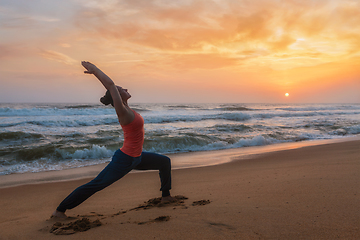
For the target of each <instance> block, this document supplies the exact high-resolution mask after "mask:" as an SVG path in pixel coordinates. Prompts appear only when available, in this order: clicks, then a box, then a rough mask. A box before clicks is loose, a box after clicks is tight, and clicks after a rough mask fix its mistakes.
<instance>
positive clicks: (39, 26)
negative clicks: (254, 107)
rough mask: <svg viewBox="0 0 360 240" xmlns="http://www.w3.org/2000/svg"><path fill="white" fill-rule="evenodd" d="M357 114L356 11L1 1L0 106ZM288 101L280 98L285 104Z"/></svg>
mask: <svg viewBox="0 0 360 240" xmlns="http://www.w3.org/2000/svg"><path fill="white" fill-rule="evenodd" d="M81 60H86V61H90V62H93V63H94V64H96V65H97V66H98V67H99V68H100V69H102V70H103V71H104V72H106V73H107V74H108V75H109V76H110V77H111V78H112V79H113V80H114V81H115V83H116V84H118V85H120V86H123V87H125V88H127V89H129V92H130V93H131V94H132V96H133V97H132V100H131V101H132V102H140V103H143V102H150V103H151V102H162V103H173V102H179V103H180V102H214V103H216V102H227V103H232V102H236V103H338V102H339V103H360V1H359V0H283V1H281V0H201V1H200V0H199V1H198V0H181V1H180V0H179V1H177V0H176V1H175V0H174V1H165V0H61V1H58V0H31V1H30V0H0V72H1V75H0V84H1V87H0V102H89V103H91V102H98V101H99V98H100V97H101V95H103V93H104V89H103V87H102V85H101V84H100V83H99V82H98V81H97V80H96V78H95V77H93V76H89V75H85V74H83V68H82V66H81V65H80V62H81ZM285 93H289V96H285Z"/></svg>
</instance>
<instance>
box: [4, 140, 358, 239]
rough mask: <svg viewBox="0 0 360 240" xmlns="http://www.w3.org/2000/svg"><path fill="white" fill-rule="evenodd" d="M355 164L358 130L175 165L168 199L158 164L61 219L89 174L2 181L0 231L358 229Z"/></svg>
mask: <svg viewBox="0 0 360 240" xmlns="http://www.w3.org/2000/svg"><path fill="white" fill-rule="evenodd" d="M214 154H216V153H215V152H214ZM194 156H195V155H194ZM214 156H215V155H214ZM188 157H191V154H189V155H188ZM359 173H360V141H359V140H357V141H349V142H340V143H332V144H325V145H319V146H310V147H304V148H299V149H291V150H284V151H278V152H271V153H265V154H261V155H258V156H253V157H252V159H248V160H246V159H245V160H244V159H242V160H235V161H233V162H230V163H225V164H221V165H216V166H208V167H199V168H189V169H178V170H173V173H172V174H173V190H172V195H174V196H176V195H178V196H180V197H179V198H178V199H177V201H176V202H174V203H169V204H159V202H158V200H159V199H157V198H156V197H158V196H159V195H160V192H159V187H160V186H159V185H160V183H159V178H158V174H157V173H156V172H143V173H136V174H128V175H126V176H125V177H124V178H123V179H121V180H120V181H118V182H116V183H114V184H113V185H111V186H110V187H108V188H106V189H105V190H103V191H101V192H99V193H97V194H95V195H93V196H92V197H91V198H89V199H88V200H87V201H86V202H84V203H83V204H82V205H80V206H79V207H77V208H75V209H73V210H69V211H67V214H68V216H69V218H68V219H65V220H59V219H54V218H50V215H51V213H52V212H53V210H54V209H55V208H56V206H57V205H58V204H59V202H60V201H61V200H62V199H63V198H64V197H65V196H66V195H67V194H69V193H70V192H71V191H72V190H73V189H74V188H76V187H77V186H79V185H80V184H83V183H86V182H87V181H89V178H85V179H78V180H72V181H61V182H51V183H41V184H29V185H22V186H16V187H8V188H1V189H0V212H1V216H0V239H1V240H2V239H360V229H359V226H360V210H359V204H360V187H359V186H360V174H359ZM61 227H62V229H63V230H61ZM58 229H60V230H58ZM54 232H58V233H59V232H63V233H64V234H59V235H56V234H55V233H54ZM67 234H69V235H67Z"/></svg>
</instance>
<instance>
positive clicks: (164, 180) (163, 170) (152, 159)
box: [134, 152, 171, 197]
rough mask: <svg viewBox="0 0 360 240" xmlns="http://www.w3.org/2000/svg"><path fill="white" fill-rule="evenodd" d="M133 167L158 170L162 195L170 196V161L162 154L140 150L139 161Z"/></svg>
mask: <svg viewBox="0 0 360 240" xmlns="http://www.w3.org/2000/svg"><path fill="white" fill-rule="evenodd" d="M134 169H137V170H159V176H160V180H161V188H160V191H162V196H163V197H167V196H170V189H171V161H170V158H169V157H167V156H164V155H160V154H157V153H151V152H142V154H141V163H140V164H139V165H137V166H136V167H135V168H134Z"/></svg>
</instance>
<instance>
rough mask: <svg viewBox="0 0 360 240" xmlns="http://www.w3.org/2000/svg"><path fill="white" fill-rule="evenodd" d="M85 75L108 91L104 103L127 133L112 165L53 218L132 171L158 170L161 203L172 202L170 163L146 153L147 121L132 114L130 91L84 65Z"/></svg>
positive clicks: (74, 196) (161, 157) (63, 213)
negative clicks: (89, 75)
mask: <svg viewBox="0 0 360 240" xmlns="http://www.w3.org/2000/svg"><path fill="white" fill-rule="evenodd" d="M81 64H82V65H83V66H84V68H85V69H86V71H84V73H87V74H94V75H95V77H97V78H98V79H99V80H100V82H101V83H102V84H103V85H104V87H105V88H106V89H107V92H106V94H105V96H104V97H102V98H101V100H100V101H101V102H102V103H104V104H105V105H108V104H111V105H112V106H113V107H114V108H115V110H116V114H117V117H118V119H119V123H120V125H121V127H122V129H123V131H124V144H123V146H122V148H121V149H118V150H117V151H116V152H115V153H114V156H113V157H112V161H111V162H110V163H109V164H108V165H107V166H106V167H105V168H104V169H103V170H102V171H101V172H100V173H99V175H98V176H97V177H96V178H94V179H93V180H92V181H90V182H88V183H86V184H84V185H82V186H80V187H78V188H77V189H75V190H74V191H73V192H72V193H71V194H70V195H69V196H67V197H66V198H65V199H64V200H63V201H62V202H61V203H60V205H59V206H58V207H57V209H56V210H55V212H54V213H53V214H52V215H53V216H54V217H60V218H66V217H67V216H66V215H65V211H66V210H67V209H72V208H74V207H76V206H78V205H79V204H81V203H82V202H84V201H85V200H86V199H88V198H89V197H90V196H91V195H93V194H94V193H95V192H97V191H100V190H102V189H104V188H105V187H107V186H109V185H110V184H112V183H114V182H115V181H117V180H119V179H120V178H122V177H123V176H125V175H126V174H127V173H128V172H130V171H131V170H132V169H137V170H159V175H160V180H161V188H160V191H162V201H163V202H169V201H173V200H174V198H172V197H171V195H170V189H171V163H170V159H169V158H168V157H166V156H163V155H160V154H156V153H149V152H143V151H142V147H143V143H144V119H143V118H142V117H141V116H140V114H138V113H137V112H135V111H134V110H132V109H131V108H130V107H129V105H128V103H127V101H128V99H129V98H131V95H130V94H129V93H128V91H127V89H123V88H122V87H119V86H116V85H115V84H114V82H113V81H112V80H111V79H110V78H109V77H108V76H107V75H106V74H105V73H103V72H102V71H101V70H100V69H98V68H97V67H96V66H95V65H94V64H92V63H90V62H81Z"/></svg>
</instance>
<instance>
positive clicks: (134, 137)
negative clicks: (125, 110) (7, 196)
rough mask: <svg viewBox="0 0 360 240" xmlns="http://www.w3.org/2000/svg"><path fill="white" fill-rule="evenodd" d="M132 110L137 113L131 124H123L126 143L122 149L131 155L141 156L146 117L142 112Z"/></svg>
mask: <svg viewBox="0 0 360 240" xmlns="http://www.w3.org/2000/svg"><path fill="white" fill-rule="evenodd" d="M132 111H133V112H134V114H135V118H134V120H133V121H132V122H131V123H129V124H126V125H121V127H122V129H123V131H124V144H123V146H122V148H120V150H121V151H122V152H123V153H125V154H127V155H129V156H131V157H139V156H140V155H141V153H142V148H143V144H144V134H145V132H144V119H143V118H142V117H141V115H140V114H138V113H137V112H135V111H134V110H132Z"/></svg>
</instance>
